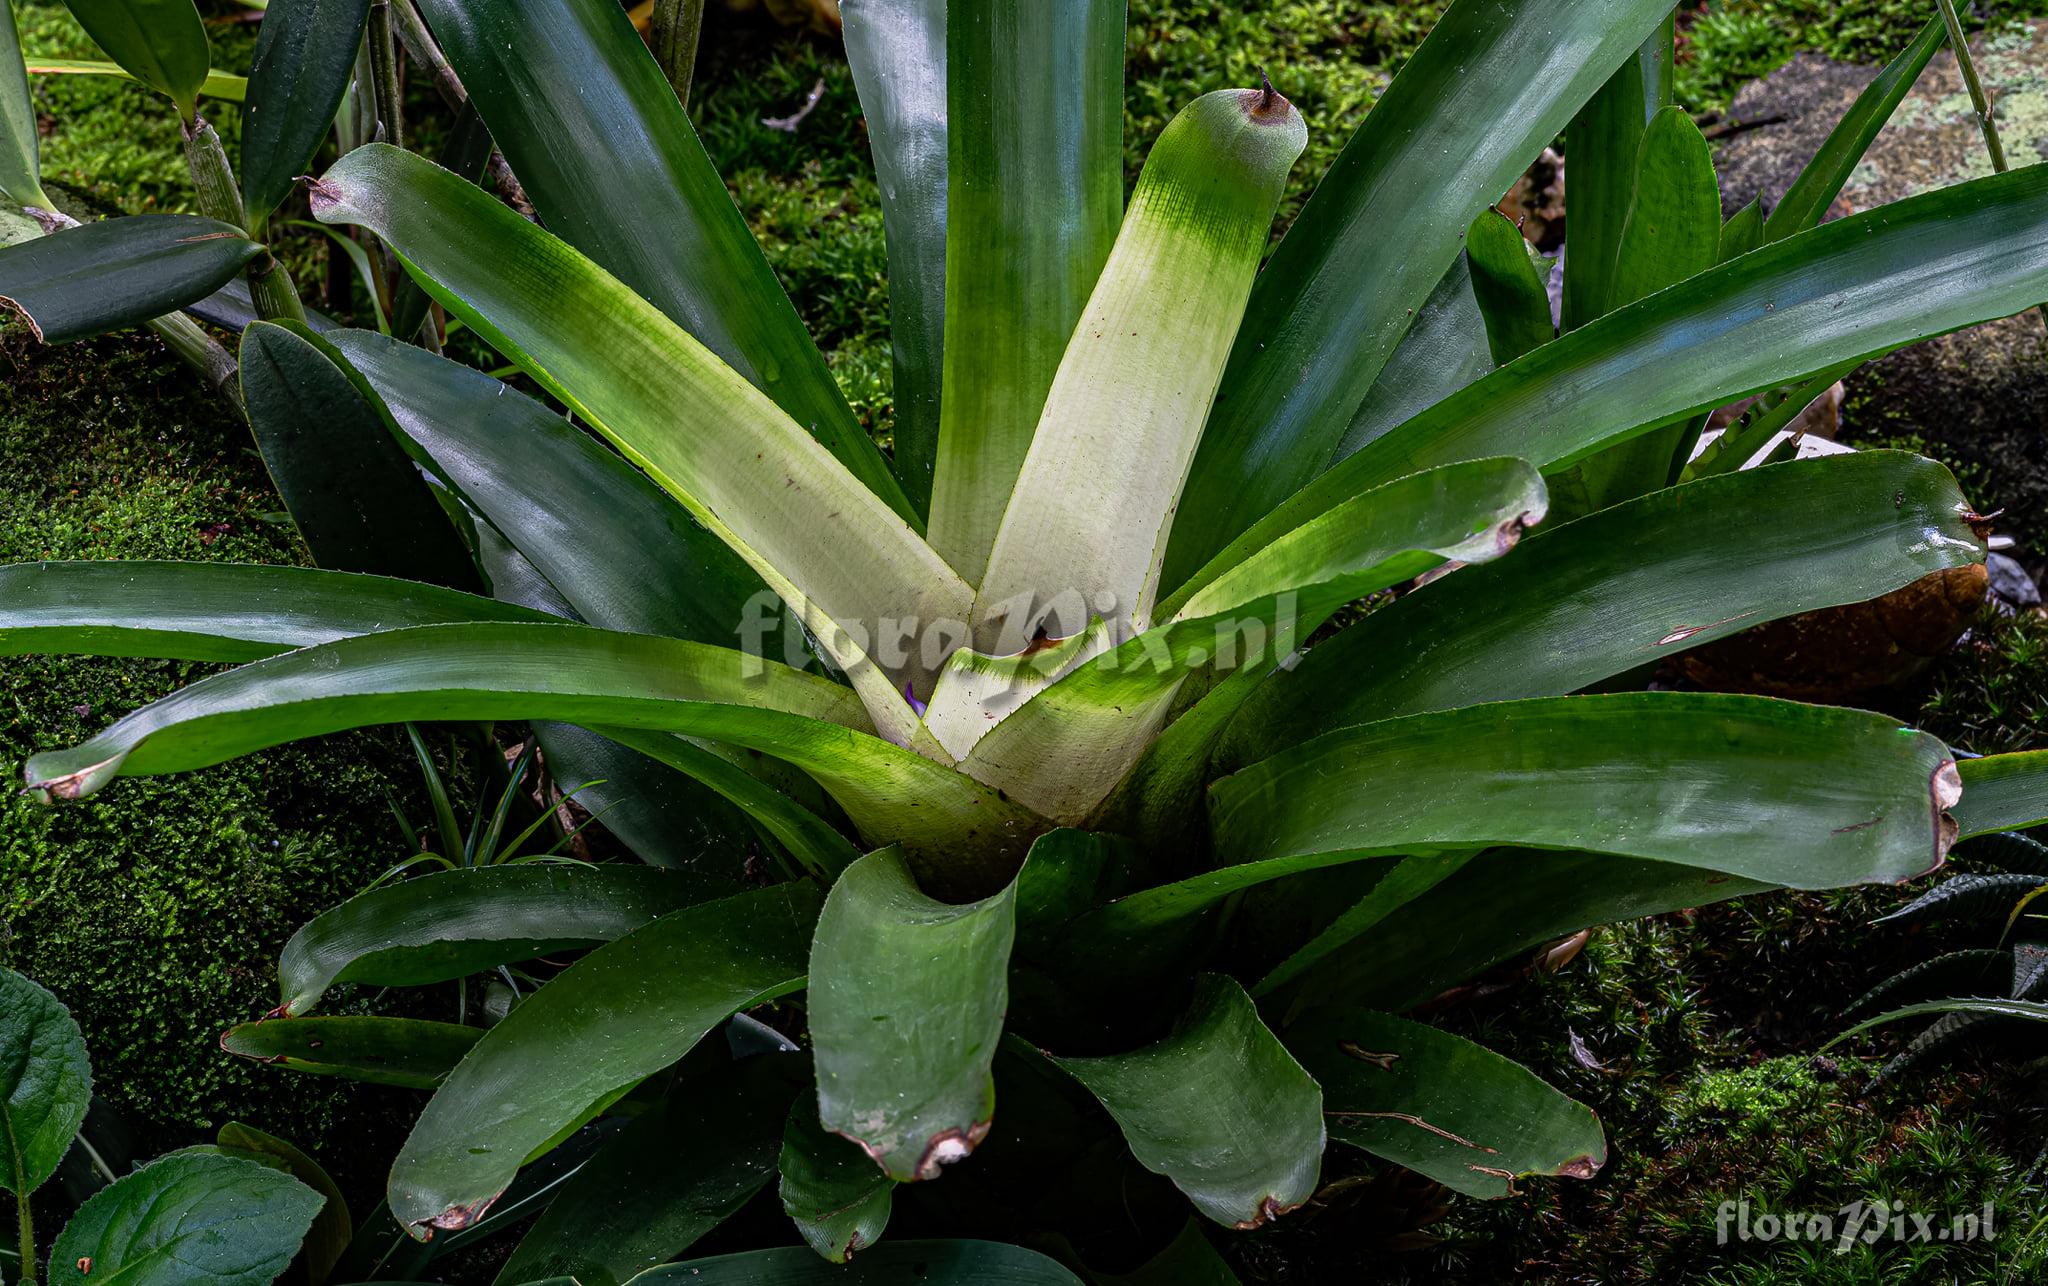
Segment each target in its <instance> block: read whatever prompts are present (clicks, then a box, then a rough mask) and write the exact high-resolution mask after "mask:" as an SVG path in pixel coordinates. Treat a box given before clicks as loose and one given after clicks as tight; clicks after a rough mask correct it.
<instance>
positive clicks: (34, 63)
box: [27, 58, 249, 103]
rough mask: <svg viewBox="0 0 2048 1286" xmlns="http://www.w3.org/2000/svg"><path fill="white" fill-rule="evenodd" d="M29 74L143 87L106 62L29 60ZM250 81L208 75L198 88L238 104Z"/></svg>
mask: <svg viewBox="0 0 2048 1286" xmlns="http://www.w3.org/2000/svg"><path fill="white" fill-rule="evenodd" d="M27 63H28V74H29V75H31V76H112V77H115V78H117V79H120V80H129V81H135V83H136V84H138V85H139V84H141V83H142V82H141V81H140V80H137V79H136V78H135V77H134V76H132V75H130V74H129V73H128V71H127V69H126V68H124V67H122V66H121V65H120V64H119V63H113V62H108V61H106V60H105V59H103V58H29V59H27ZM248 88H249V78H248V77H246V76H237V75H234V74H233V73H231V72H224V71H215V72H208V73H207V76H206V79H205V81H204V82H202V83H201V84H200V86H199V95H200V97H202V98H218V99H220V100H221V101H222V102H227V103H239V102H241V101H242V100H243V99H244V98H245V97H247V96H248Z"/></svg>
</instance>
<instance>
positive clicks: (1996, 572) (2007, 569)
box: [1985, 554, 2041, 616]
mask: <svg viewBox="0 0 2048 1286" xmlns="http://www.w3.org/2000/svg"><path fill="white" fill-rule="evenodd" d="M1985 571H1986V572H1988V573H1989V574H1990V577H1991V601H1992V603H1994V604H1995V605H1996V606H1997V607H1998V609H1999V610H2000V611H2002V612H2004V613H2005V614H2006V615H2008V616H2016V615H2018V614H2019V613H2021V612H2023V611H2026V610H2027V609H2028V608H2032V607H2039V606H2041V587H2040V586H2038V585H2036V584H2035V583H2034V578H2033V577H2032V576H2029V575H2027V569H2026V568H2024V567H2022V566H2020V565H2019V562H2018V561H2017V560H2015V559H2012V558H2008V557H2006V556H2005V555H2004V554H1993V555H1991V557H1990V558H1988V559H1986V560H1985Z"/></svg>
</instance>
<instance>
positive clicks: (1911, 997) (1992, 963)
mask: <svg viewBox="0 0 2048 1286" xmlns="http://www.w3.org/2000/svg"><path fill="white" fill-rule="evenodd" d="M2016 963H2017V957H2016V955H2015V953H2014V952H2012V951H2008V950H2005V949H2004V948H2001V947H1978V948H1972V949H1970V950H1966V951H1951V952H1948V953H1947V954H1945V955H1939V956H1936V957H1934V959H1932V960H1922V961H1921V962H1920V963H1919V964H1916V965H1913V966H1912V967H1911V968H1908V969H1902V970H1900V971H1899V972H1898V973H1895V974H1893V975H1892V976H1891V977H1889V978H1887V979H1885V980H1884V981H1883V982H1881V983H1879V984H1877V985H1876V986H1875V987H1872V988H1871V989H1870V990H1869V991H1866V992H1864V993H1863V994H1862V995H1861V996H1859V997H1857V998H1856V999H1855V1000H1854V1001H1852V1002H1850V1003H1849V1004H1847V1005H1845V1006H1843V1008H1842V1013H1843V1014H1844V1015H1845V1016H1846V1015H1849V1014H1857V1013H1864V1012H1867V1011H1869V1010H1872V1009H1875V1008H1877V1005H1878V1002H1879V1001H1885V1002H1889V1003H1892V1004H1897V1003H1898V1002H1900V1001H1902V1000H1903V1001H1906V1002H1907V1003H1911V1002H1913V1001H1917V1000H1932V999H1935V998H1937V997H1940V996H1953V995H1958V994H1971V993H1977V992H1986V991H1990V990H1992V989H1993V988H1995V987H1996V986H1997V985H1998V984H1999V982H2000V981H2002V980H2003V979H2005V978H2007V977H2008V976H2010V975H2011V973H2012V970H2013V967H2014V965H2015V964H2016Z"/></svg>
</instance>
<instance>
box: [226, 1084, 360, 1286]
mask: <svg viewBox="0 0 2048 1286" xmlns="http://www.w3.org/2000/svg"><path fill="white" fill-rule="evenodd" d="M214 1141H215V1142H217V1143H218V1144H220V1146H221V1148H222V1149H223V1150H226V1151H230V1152H236V1151H239V1152H250V1153H254V1154H255V1156H254V1157H253V1158H252V1159H254V1160H258V1161H268V1162H271V1163H274V1164H278V1165H282V1166H283V1167H284V1169H285V1171H286V1172H287V1173H288V1174H290V1175H291V1176H292V1178H294V1179H297V1180H298V1181H299V1182H300V1183H303V1184H305V1185H306V1186H307V1187H308V1188H311V1189H312V1190H313V1191H314V1192H315V1193H317V1194H319V1196H320V1197H321V1199H322V1200H323V1201H324V1202H325V1203H326V1204H324V1205H322V1206H321V1207H320V1213H319V1214H318V1215H315V1216H314V1218H313V1227H312V1228H311V1230H310V1231H308V1232H307V1233H306V1240H305V1243H304V1245H302V1246H301V1247H300V1249H299V1263H300V1265H301V1266H303V1267H304V1269H305V1273H306V1280H307V1281H308V1282H309V1283H310V1284H311V1286H320V1283H322V1282H325V1281H326V1280H327V1277H328V1275H329V1274H330V1273H332V1272H333V1271H334V1266H335V1264H337V1263H339V1262H340V1260H341V1257H342V1255H343V1254H344V1253H345V1252H346V1251H347V1250H348V1244H349V1242H350V1241H352V1240H354V1238H355V1222H354V1221H353V1220H351V1219H350V1218H349V1214H348V1202H347V1201H346V1200H345V1199H344V1198H343V1197H342V1195H341V1189H340V1188H339V1187H337V1186H335V1182H334V1179H333V1177H332V1176H330V1175H329V1174H328V1173H327V1171H326V1170H325V1169H323V1168H322V1167H321V1165H320V1163H319V1162H318V1161H315V1160H314V1159H313V1158H312V1157H309V1156H307V1155H306V1154H305V1153H303V1152H301V1151H299V1150H298V1149H297V1148H295V1147H293V1146H292V1145H291V1144H289V1143H287V1142H285V1141H284V1140H283V1139H280V1138H278V1137H276V1136H275V1135H271V1134H265V1133H264V1132H263V1131H261V1130H259V1129H257V1128H256V1127H255V1126H253V1125H244V1124H242V1123H241V1122H240V1121H230V1122H228V1123H227V1124H226V1125H223V1126H221V1127H220V1133H219V1134H217V1135H216V1136H214Z"/></svg>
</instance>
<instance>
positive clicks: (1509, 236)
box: [1397, 206, 1556, 410]
mask: <svg viewBox="0 0 2048 1286" xmlns="http://www.w3.org/2000/svg"><path fill="white" fill-rule="evenodd" d="M1465 258H1466V262H1467V263H1468V265H1469V271H1470V272H1471V274H1472V295H1473V298H1474V299H1476V300H1477V301H1478V304H1479V313H1480V316H1481V317H1482V318H1483V319H1484V321H1485V326H1486V343H1487V350H1488V351H1489V352H1491V353H1492V354H1493V360H1494V363H1495V364H1496V365H1505V364H1506V363H1508V362H1512V361H1514V360H1515V359H1516V358H1517V357H1520V356H1521V355H1522V354H1524V353H1526V352H1528V351H1529V350H1530V349H1532V348H1535V347H1536V346H1537V345H1539V344H1548V343H1549V342H1550V341H1551V340H1552V339H1553V338H1555V337H1556V332H1555V331H1554V330H1553V329H1552V327H1551V324H1550V291H1549V289H1548V288H1547V287H1546V286H1545V285H1544V282H1543V278H1542V277H1541V276H1539V275H1538V274H1537V272H1536V264H1535V262H1534V261H1533V260H1531V259H1530V258H1529V243H1528V242H1527V241H1524V240H1523V239H1522V232H1521V229H1519V228H1517V227H1516V226H1515V225H1514V222H1513V221H1512V220H1510V219H1509V218H1508V217H1507V216H1506V215H1504V214H1502V213H1501V212H1500V211H1499V210H1497V209H1495V208H1493V207H1492V206H1488V207H1487V208H1486V209H1484V210H1481V211H1480V212H1479V217H1478V218H1476V219H1474V220H1472V226H1471V228H1469V229H1468V230H1467V231H1466V233H1465ZM1447 279H1448V278H1447ZM1410 333H1411V334H1412V333H1413V332H1412V330H1411V332H1410ZM1403 343H1404V346H1405V343H1406V341H1403ZM1397 351H1398V350H1397ZM1450 391H1455V390H1450ZM1416 409H1417V410H1420V409H1422V408H1420V407H1417V408H1416Z"/></svg>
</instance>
